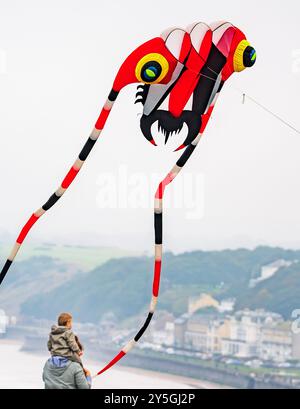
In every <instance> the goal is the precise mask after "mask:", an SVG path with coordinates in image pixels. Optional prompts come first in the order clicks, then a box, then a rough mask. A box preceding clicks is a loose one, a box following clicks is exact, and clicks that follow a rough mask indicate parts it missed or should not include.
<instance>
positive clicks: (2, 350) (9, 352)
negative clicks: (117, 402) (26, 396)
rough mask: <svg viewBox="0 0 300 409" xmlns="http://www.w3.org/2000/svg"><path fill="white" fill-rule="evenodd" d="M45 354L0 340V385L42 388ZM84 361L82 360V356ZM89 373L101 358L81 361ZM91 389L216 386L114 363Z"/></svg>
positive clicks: (2, 387)
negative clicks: (28, 351)
mask: <svg viewBox="0 0 300 409" xmlns="http://www.w3.org/2000/svg"><path fill="white" fill-rule="evenodd" d="M48 358H49V356H48V355H47V354H46V353H45V354H44V355H42V354H40V355H35V354H31V353H27V352H24V351H22V343H20V342H18V341H15V340H12V341H10V340H6V339H3V340H0V389H43V388H44V385H43V381H42V371H43V366H44V364H45V362H46V360H47V359H48ZM83 361H84V360H83ZM84 366H85V367H86V368H87V369H89V370H90V371H91V373H92V375H93V374H96V373H97V372H98V371H99V369H101V368H102V367H103V362H99V363H98V362H92V361H87V362H85V361H84ZM92 387H93V389H194V388H197V389H198V388H199V389H217V388H220V387H219V386H218V385H214V384H211V383H209V382H205V381H199V380H193V379H190V378H182V377H178V376H175V375H174V376H173V375H169V374H161V373H157V372H150V371H145V370H142V369H135V368H126V367H123V366H122V367H115V368H113V369H110V370H109V371H108V372H106V373H104V374H102V375H101V376H99V377H97V378H95V379H94V380H93V385H92Z"/></svg>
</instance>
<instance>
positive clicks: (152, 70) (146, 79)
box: [135, 53, 169, 84]
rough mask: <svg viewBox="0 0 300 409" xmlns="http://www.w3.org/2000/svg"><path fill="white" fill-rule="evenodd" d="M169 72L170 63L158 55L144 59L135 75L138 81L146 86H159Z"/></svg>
mask: <svg viewBox="0 0 300 409" xmlns="http://www.w3.org/2000/svg"><path fill="white" fill-rule="evenodd" d="M168 71H169V63H168V61H167V60H166V58H165V57H164V56H163V55H161V54H157V53H152V54H148V55H146V56H145V57H143V58H142V59H141V60H140V61H139V63H138V64H137V66H136V69H135V75H136V78H137V79H138V81H140V82H143V83H144V84H158V83H159V82H161V81H162V80H163V79H164V78H165V76H166V75H167V73H168Z"/></svg>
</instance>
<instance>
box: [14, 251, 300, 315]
mask: <svg viewBox="0 0 300 409" xmlns="http://www.w3.org/2000/svg"><path fill="white" fill-rule="evenodd" d="M278 259H284V260H291V261H294V260H298V259H300V251H291V250H284V249H280V248H269V247H259V248H257V249H255V250H253V251H251V250H245V249H240V250H225V251H216V252H203V251H195V252H191V253H184V254H180V255H173V254H172V253H167V254H165V257H164V262H163V274H162V283H161V294H160V301H159V308H161V309H166V310H168V311H170V312H172V313H174V314H175V315H180V314H182V313H184V312H185V311H186V309H187V302H188V298H189V297H190V296H193V295H199V294H200V293H201V292H204V291H205V292H209V293H211V294H213V295H214V296H215V297H217V298H219V299H222V298H226V297H233V296H234V297H236V299H237V306H238V307H249V308H254V307H263V308H266V309H269V310H272V311H275V312H276V311H278V312H280V313H281V314H283V315H284V316H286V317H289V316H290V314H291V310H292V309H294V308H297V307H299V302H298V300H299V296H298V295H300V281H299V280H297V278H298V277H299V273H298V271H299V264H293V265H292V266H291V267H289V268H285V269H281V270H280V271H279V272H278V273H277V274H276V275H275V276H274V277H273V278H271V279H269V280H267V281H265V282H262V283H260V285H258V286H257V287H256V288H254V289H252V290H250V289H249V286H248V284H249V281H250V279H251V278H254V277H257V276H258V275H259V274H260V269H261V267H262V266H264V265H267V264H270V263H272V262H274V261H276V260H278ZM152 269H153V260H152V258H149V257H135V258H133V257H132V258H122V259H119V260H110V261H108V262H107V263H105V264H103V265H102V266H100V267H97V268H96V269H94V270H92V271H91V272H89V273H86V274H85V275H84V276H78V277H74V278H73V279H71V280H70V281H68V282H67V283H65V284H63V285H61V286H59V287H58V288H55V289H53V290H51V291H49V292H48V293H47V294H38V295H35V296H34V297H31V298H30V299H29V300H27V301H26V302H24V303H23V305H22V312H23V313H24V314H26V315H33V316H35V317H38V318H53V316H55V315H56V314H57V313H58V312H60V311H61V310H71V311H72V312H73V313H74V315H76V317H77V319H78V320H80V321H82V322H87V321H89V322H98V321H99V319H100V318H101V316H102V314H103V313H105V312H108V311H111V312H113V313H114V314H115V315H116V317H117V318H119V319H121V320H123V319H126V318H128V317H130V316H133V315H136V314H139V313H141V312H142V311H144V310H146V309H147V306H148V303H149V300H150V296H151V285H152ZM279 301H280V302H279Z"/></svg>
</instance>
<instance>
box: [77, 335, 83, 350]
mask: <svg viewBox="0 0 300 409" xmlns="http://www.w3.org/2000/svg"><path fill="white" fill-rule="evenodd" d="M75 341H76V342H77V345H78V347H79V349H80V352H83V350H84V346H83V345H82V343H81V342H80V341H79V338H78V336H77V335H75Z"/></svg>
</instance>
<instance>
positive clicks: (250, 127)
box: [0, 0, 300, 251]
mask: <svg viewBox="0 0 300 409" xmlns="http://www.w3.org/2000/svg"><path fill="white" fill-rule="evenodd" d="M171 4H172V6H171ZM299 4H300V3H299V2H296V1H294V0H287V1H285V2H282V1H274V0H272V1H269V0H267V1H266V0H264V1H256V0H255V1H254V0H253V1H251V2H247V3H245V2H241V1H234V0H227V1H220V0H214V1H210V2H201V1H195V0H190V1H189V0H185V1H179V0H173V1H172V2H170V1H165V2H162V1H161V0H160V1H158V0H152V1H151V2H146V3H145V2H141V1H136V0H134V1H121V0H112V1H110V2H102V1H101V2H100V1H96V0H85V1H83V0H81V1H78V0H72V1H71V0H65V1H58V0H53V1H51V2H45V1H44V2H42V1H38V0H27V1H26V2H23V1H21V0H19V1H15V0H10V1H8V0H7V1H5V0H0V90H1V92H0V135H1V137H0V151H1V161H0V181H1V205H0V232H9V233H10V234H11V235H12V239H14V238H15V237H16V236H17V234H18V233H19V230H20V227H21V226H22V224H23V223H24V222H25V221H26V218H27V217H28V216H29V215H30V214H31V213H32V212H33V211H34V210H36V209H37V208H39V207H40V206H41V205H42V204H43V203H44V202H45V201H46V200H47V199H48V197H49V196H50V194H52V193H53V192H54V190H55V189H56V188H57V187H58V185H59V183H60V182H61V180H62V178H63V177H64V175H65V173H66V171H67V170H68V168H69V167H70V166H71V164H72V163H73V161H74V160H75V158H76V156H77V155H78V153H79V151H80V150H81V147H82V145H83V143H84V142H85V140H86V139H87V137H88V135H89V132H90V130H91V129H92V127H93V124H94V122H95V120H96V119H97V117H98V113H99V111H100V109H101V107H102V104H103V103H104V101H105V99H106V96H107V94H108V92H109V90H110V88H111V85H112V82H113V78H114V75H115V74H116V72H117V70H118V67H119V65H120V63H121V62H122V61H123V59H124V58H125V57H126V56H127V55H128V54H129V53H130V52H132V51H133V50H134V49H135V47H136V46H138V45H140V44H141V43H143V42H144V41H146V40H148V39H151V38H153V37H155V36H158V35H159V34H160V33H161V32H162V31H163V30H165V29H166V28H168V27H169V26H182V27H185V26H187V25H188V24H190V23H192V22H195V21H205V22H207V23H209V22H212V21H215V20H229V21H231V22H232V23H234V24H235V25H237V26H238V27H239V28H241V29H242V30H243V31H244V32H245V33H246V35H247V37H248V39H249V40H250V41H251V42H252V44H253V45H254V47H255V48H256V49H257V53H258V61H257V64H256V66H255V68H254V69H251V70H248V71H247V72H244V73H242V74H236V75H235V76H234V78H232V80H230V81H229V82H228V83H227V86H226V88H225V89H224V91H223V94H222V96H221V98H220V100H219V102H218V106H217V107H216V110H215V113H214V116H213V119H212V120H211V122H210V125H209V126H208V128H207V131H206V135H205V138H204V140H203V141H202V142H201V145H200V146H199V147H198V150H197V151H196V153H195V154H194V157H193V158H192V159H191V161H190V162H189V163H188V165H187V166H186V168H185V170H184V171H183V172H184V173H186V175H187V177H188V176H189V181H191V178H194V179H193V180H192V182H193V183H194V185H193V186H194V187H195V189H196V192H198V193H197V194H198V198H197V203H198V207H199V209H200V212H202V213H203V217H201V218H196V219H195V218H194V219H193V218H191V217H190V216H189V214H188V212H187V209H186V207H188V206H189V203H185V204H183V206H181V208H179V209H174V208H170V209H168V210H167V211H166V217H165V247H166V248H167V249H171V250H175V251H183V250H188V249H199V248H203V249H212V248H213V249H218V248H226V247H238V246H254V245H257V244H272V245H275V244H276V245H283V246H292V247H300V235H299V231H300V211H299V208H300V180H299V175H300V161H299V154H300V136H299V135H297V134H296V133H294V132H293V131H291V130H289V129H288V128H287V127H285V126H283V125H282V124H281V123H280V122H278V121H276V120H275V119H274V118H272V117H271V116H269V115H268V114H266V113H265V112H263V111H262V110H260V109H258V108H257V107H256V106H255V105H253V104H252V103H250V102H247V104H246V105H242V104H241V96H240V95H239V94H238V93H237V92H236V90H235V87H238V88H240V89H243V90H245V91H246V92H248V93H249V95H251V96H254V97H255V98H257V99H258V100H259V101H260V102H262V103H263V104H265V105H267V106H268V107H269V108H270V109H272V110H274V111H275V112H277V113H279V114H280V115H281V116H282V117H283V118H285V119H287V120H289V121H290V122H291V123H293V124H295V125H296V126H297V127H298V128H299V127H300V118H299V101H298V95H299V92H300V61H299V60H300V26H299V17H300V5H299ZM143 7H144V8H145V11H144V10H143ZM134 95H135V88H133V87H129V88H128V89H126V90H125V91H124V92H123V93H122V95H120V97H119V100H118V102H117V104H116V106H115V108H114V110H113V113H112V115H111V117H110V119H109V121H108V123H107V127H106V129H105V131H104V133H103V134H102V135H103V136H102V139H101V140H100V141H99V142H98V144H97V146H96V148H95V150H94V151H93V153H92V155H91V157H90V158H89V160H88V162H87V164H86V165H85V167H84V170H83V171H82V174H81V175H80V176H79V177H78V179H77V181H76V182H75V184H74V185H73V186H72V188H71V189H70V190H69V191H68V193H67V194H66V196H65V197H64V198H63V199H62V200H61V201H60V202H59V204H58V205H57V206H56V207H55V208H54V209H52V210H51V213H49V214H47V215H46V216H45V217H44V218H43V219H42V220H41V221H40V222H39V224H38V225H37V226H36V227H35V228H34V230H33V232H32V234H31V236H30V238H29V239H28V240H31V241H34V240H40V239H41V240H45V241H56V242H59V241H60V242H70V243H80V244H97V245H118V246H120V247H124V248H131V249H134V248H137V249H139V250H146V251H152V247H153V228H152V223H153V222H152V217H153V216H152V208H151V205H149V207H148V208H147V209H141V208H138V209H133V208H132V205H131V208H130V207H129V208H123V209H120V208H114V209H101V206H99V200H100V199H99V197H100V196H101V192H103V191H102V190H101V187H100V186H99V183H101V178H103V174H110V175H111V177H112V178H114V177H115V179H112V180H113V181H114V180H116V182H117V183H118V185H117V186H118V188H121V189H124V186H125V185H124V182H123V185H120V181H119V179H116V178H117V176H118V173H120V172H124V170H125V171H126V172H127V173H128V177H129V183H134V182H136V180H135V181H134V180H133V177H136V175H137V174H141V175H142V176H143V177H144V178H145V177H146V178H147V177H150V176H151V175H152V174H156V175H154V180H155V181H156V183H157V182H158V181H159V178H158V176H157V173H162V174H164V173H166V172H168V171H169V170H170V168H171V167H172V165H173V164H174V162H175V161H176V159H177V157H178V154H175V153H172V152H168V151H164V150H159V149H157V148H156V149H155V148H154V147H152V146H151V145H150V144H149V143H148V142H147V141H146V140H145V139H144V138H143V136H142V134H141V132H140V130H139V125H138V117H137V113H138V112H139V111H140V110H141V108H139V107H137V106H134V104H133V102H134ZM182 178H184V174H182ZM198 179H199V180H200V182H201V183H200V186H197V185H196V184H195V183H196V180H198ZM182 180H183V179H182ZM182 180H181V181H180V179H178V180H177V181H175V182H174V184H173V186H172V187H170V188H169V190H168V192H169V193H168V194H166V196H168V195H169V197H170V198H172V197H173V196H172V195H174V194H175V193H176V188H177V189H179V191H180V184H181V182H182ZM153 189H154V188H153V187H152V192H151V195H152V194H153V193H154V192H153ZM149 192H150V190H148V196H147V192H145V195H146V196H147V197H149ZM129 193H130V194H131V198H130V201H131V204H132V201H133V202H134V198H132V196H134V191H133V188H132V186H131V187H129ZM195 194H196V193H195ZM195 197H196V196H195ZM125 198H126V197H125ZM171 201H172V200H171ZM203 206H204V207H203ZM194 210H195V209H194Z"/></svg>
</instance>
